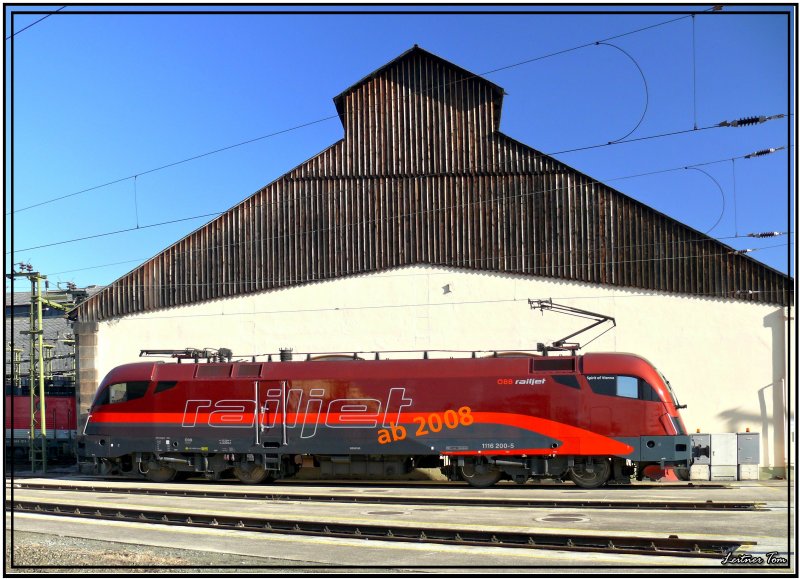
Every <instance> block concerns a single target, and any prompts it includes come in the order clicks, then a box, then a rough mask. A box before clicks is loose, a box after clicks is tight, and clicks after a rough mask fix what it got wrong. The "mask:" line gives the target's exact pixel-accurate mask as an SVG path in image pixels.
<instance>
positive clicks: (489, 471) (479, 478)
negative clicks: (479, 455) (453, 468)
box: [458, 464, 503, 489]
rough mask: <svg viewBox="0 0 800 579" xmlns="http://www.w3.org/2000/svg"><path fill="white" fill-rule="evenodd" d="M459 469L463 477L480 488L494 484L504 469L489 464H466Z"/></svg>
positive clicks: (473, 485)
mask: <svg viewBox="0 0 800 579" xmlns="http://www.w3.org/2000/svg"><path fill="white" fill-rule="evenodd" d="M458 470H459V473H460V474H461V478H463V479H464V480H465V481H467V483H468V484H469V486H471V487H475V488H478V489H485V488H487V487H490V486H492V485H493V484H495V483H496V482H497V481H499V480H500V479H501V478H502V476H503V471H502V470H500V469H498V468H495V467H490V466H489V465H488V464H477V465H476V464H466V465H464V466H462V467H460V468H459V469H458Z"/></svg>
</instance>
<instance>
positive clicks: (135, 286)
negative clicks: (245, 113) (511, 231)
mask: <svg viewBox="0 0 800 579" xmlns="http://www.w3.org/2000/svg"><path fill="white" fill-rule="evenodd" d="M786 246H788V243H779V244H774V245H768V246H764V247H759V248H754V249H752V250H750V251H751V252H756V251H764V250H768V249H775V248H778V247H786ZM558 253H561V252H558ZM563 253H568V252H563ZM569 253H574V251H573V252H569ZM587 253H588V251H587ZM594 253H599V251H597V250H594ZM537 255H543V253H542V252H531V253H521V254H512V255H509V256H506V257H505V258H498V257H494V256H492V257H485V258H472V259H463V260H447V261H425V262H420V263H415V264H404V265H399V266H395V267H397V268H407V267H449V268H455V269H471V268H473V267H474V265H475V264H476V263H482V262H504V261H505V262H514V261H518V260H520V259H522V258H525V257H534V256H537ZM548 255H550V254H548ZM740 255H741V254H738V253H737V252H736V251H725V252H718V253H698V254H694V255H679V256H673V257H652V258H643V259H622V260H619V259H618V260H608V261H585V262H578V263H569V264H563V265H553V264H546V265H538V266H525V268H524V271H508V270H491V271H490V270H481V272H486V273H501V274H508V275H537V274H541V273H545V274H551V275H558V274H559V273H560V271H561V270H569V269H577V268H592V267H602V266H606V265H622V264H635V263H662V262H664V263H665V262H670V261H685V260H693V259H708V258H714V257H736V256H740ZM388 269H389V270H391V269H394V268H392V267H390V268H388ZM381 271H386V270H376V269H374V268H369V267H367V268H364V269H357V270H353V271H349V272H347V273H346V275H347V276H357V275H369V274H378V273H381ZM427 275H431V274H430V273H427V272H425V273H402V274H400V273H398V274H385V276H386V277H418V276H427ZM442 275H445V274H442ZM341 277H343V276H341V275H340V276H324V275H323V276H311V275H309V276H300V277H295V278H289V277H281V278H280V282H281V283H282V284H299V283H314V282H324V281H334V280H335V279H339V278H341ZM612 277H613V276H612ZM616 277H621V276H619V275H617V276H616ZM263 281H264V280H259V279H249V280H247V279H244V280H234V281H220V282H216V283H215V284H214V286H215V287H235V286H252V287H255V286H257V285H258V283H260V282H263ZM574 281H579V282H584V283H585V282H586V280H574ZM590 283H591V282H590ZM608 283H610V284H612V285H613V284H615V283H618V281H614V280H612V281H610V282H608ZM207 286H208V284H207V283H205V282H186V283H180V282H171V283H168V284H158V283H147V284H145V283H126V285H125V287H126V289H131V290H140V291H147V290H155V289H171V288H192V287H207ZM112 287H113V284H110V285H108V286H106V287H105V288H104V289H103V290H101V291H100V292H98V294H95V295H99V294H102V293H103V292H105V291H107V290H109V291H110V288H112ZM263 289H277V288H263ZM650 291H655V292H658V291H662V292H664V293H670V294H672V293H675V292H674V291H667V290H655V289H654V290H650ZM733 291H737V290H731V292H733ZM738 291H742V290H738ZM745 291H746V290H745ZM731 292H728V293H731ZM782 292H783V290H769V291H764V292H761V293H782ZM691 295H693V296H695V295H701V296H705V297H711V296H717V297H719V296H720V295H724V292H723V294H720V293H719V292H712V293H695V292H692V293H691ZM219 297H220V298H221V297H225V296H219ZM309 311H311V310H309Z"/></svg>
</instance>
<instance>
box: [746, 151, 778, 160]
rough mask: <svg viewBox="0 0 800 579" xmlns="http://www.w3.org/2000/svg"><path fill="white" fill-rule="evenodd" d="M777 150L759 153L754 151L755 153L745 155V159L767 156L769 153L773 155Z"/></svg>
mask: <svg viewBox="0 0 800 579" xmlns="http://www.w3.org/2000/svg"><path fill="white" fill-rule="evenodd" d="M777 150H778V149H762V150H761V151H756V152H755V153H750V154H749V155H745V156H744V158H745V159H752V158H753V157H763V156H764V155H769V154H770V153H774V152H775V151H777Z"/></svg>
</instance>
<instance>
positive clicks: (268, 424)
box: [255, 380, 288, 449]
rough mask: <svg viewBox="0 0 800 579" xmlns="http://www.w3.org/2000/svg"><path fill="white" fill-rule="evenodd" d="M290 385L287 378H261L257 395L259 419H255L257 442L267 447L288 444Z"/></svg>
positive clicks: (258, 382)
mask: <svg viewBox="0 0 800 579" xmlns="http://www.w3.org/2000/svg"><path fill="white" fill-rule="evenodd" d="M287 389H288V385H287V382H286V381H285V380H259V381H257V382H256V388H255V395H256V406H257V408H258V409H259V410H258V418H259V419H258V420H256V421H255V427H256V432H255V442H256V444H257V445H258V446H261V447H263V448H265V449H278V448H280V447H281V446H284V445H285V444H287V432H286V420H285V408H286V395H287Z"/></svg>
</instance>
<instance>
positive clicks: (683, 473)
mask: <svg viewBox="0 0 800 579" xmlns="http://www.w3.org/2000/svg"><path fill="white" fill-rule="evenodd" d="M673 470H674V471H675V476H676V477H678V480H691V478H692V477H691V471H689V469H688V468H686V467H685V466H676V467H675V468H674V469H673Z"/></svg>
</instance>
